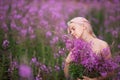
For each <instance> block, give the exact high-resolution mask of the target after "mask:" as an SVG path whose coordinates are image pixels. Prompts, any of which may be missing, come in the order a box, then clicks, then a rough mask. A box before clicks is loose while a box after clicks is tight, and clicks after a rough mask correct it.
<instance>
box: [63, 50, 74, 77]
mask: <svg viewBox="0 0 120 80" xmlns="http://www.w3.org/2000/svg"><path fill="white" fill-rule="evenodd" d="M71 53H72V52H70V53H69V54H68V56H67V58H66V60H65V66H64V74H65V77H66V78H67V79H68V78H69V65H70V63H71V62H72V60H71V57H70V56H71Z"/></svg>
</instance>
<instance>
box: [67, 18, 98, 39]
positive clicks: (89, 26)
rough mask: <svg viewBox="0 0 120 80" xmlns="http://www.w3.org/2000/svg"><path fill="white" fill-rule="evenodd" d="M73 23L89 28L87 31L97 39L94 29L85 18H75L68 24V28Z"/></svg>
mask: <svg viewBox="0 0 120 80" xmlns="http://www.w3.org/2000/svg"><path fill="white" fill-rule="evenodd" d="M71 23H77V24H78V25H81V24H83V25H84V26H85V27H86V28H87V31H88V32H89V33H90V34H91V35H92V36H93V37H96V35H95V34H94V32H93V29H92V26H91V24H90V22H89V21H88V20H87V19H85V18H84V17H75V18H73V19H72V20H70V21H69V22H68V23H67V24H68V26H69V25H70V24H71Z"/></svg>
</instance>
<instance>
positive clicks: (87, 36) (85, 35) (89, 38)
mask: <svg viewBox="0 0 120 80" xmlns="http://www.w3.org/2000/svg"><path fill="white" fill-rule="evenodd" d="M81 37H82V39H83V40H84V41H86V42H91V41H93V40H94V39H95V38H94V37H93V36H92V35H91V34H90V33H88V32H87V31H84V32H83V35H82V36H81Z"/></svg>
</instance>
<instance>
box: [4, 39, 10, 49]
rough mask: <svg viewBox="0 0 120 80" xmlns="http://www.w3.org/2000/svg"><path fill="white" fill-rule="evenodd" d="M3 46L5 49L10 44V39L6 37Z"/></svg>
mask: <svg viewBox="0 0 120 80" xmlns="http://www.w3.org/2000/svg"><path fill="white" fill-rule="evenodd" d="M2 46H3V48H4V49H6V48H7V47H8V46H9V41H8V40H7V39H6V40H4V41H3V43H2Z"/></svg>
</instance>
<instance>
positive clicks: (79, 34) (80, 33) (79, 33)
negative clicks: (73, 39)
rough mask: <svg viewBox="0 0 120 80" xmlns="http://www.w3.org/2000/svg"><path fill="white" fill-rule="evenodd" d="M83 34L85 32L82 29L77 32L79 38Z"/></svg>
mask: <svg viewBox="0 0 120 80" xmlns="http://www.w3.org/2000/svg"><path fill="white" fill-rule="evenodd" d="M82 33H83V30H82V29H81V30H77V31H76V34H77V36H79V37H80V36H81V35H82Z"/></svg>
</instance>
